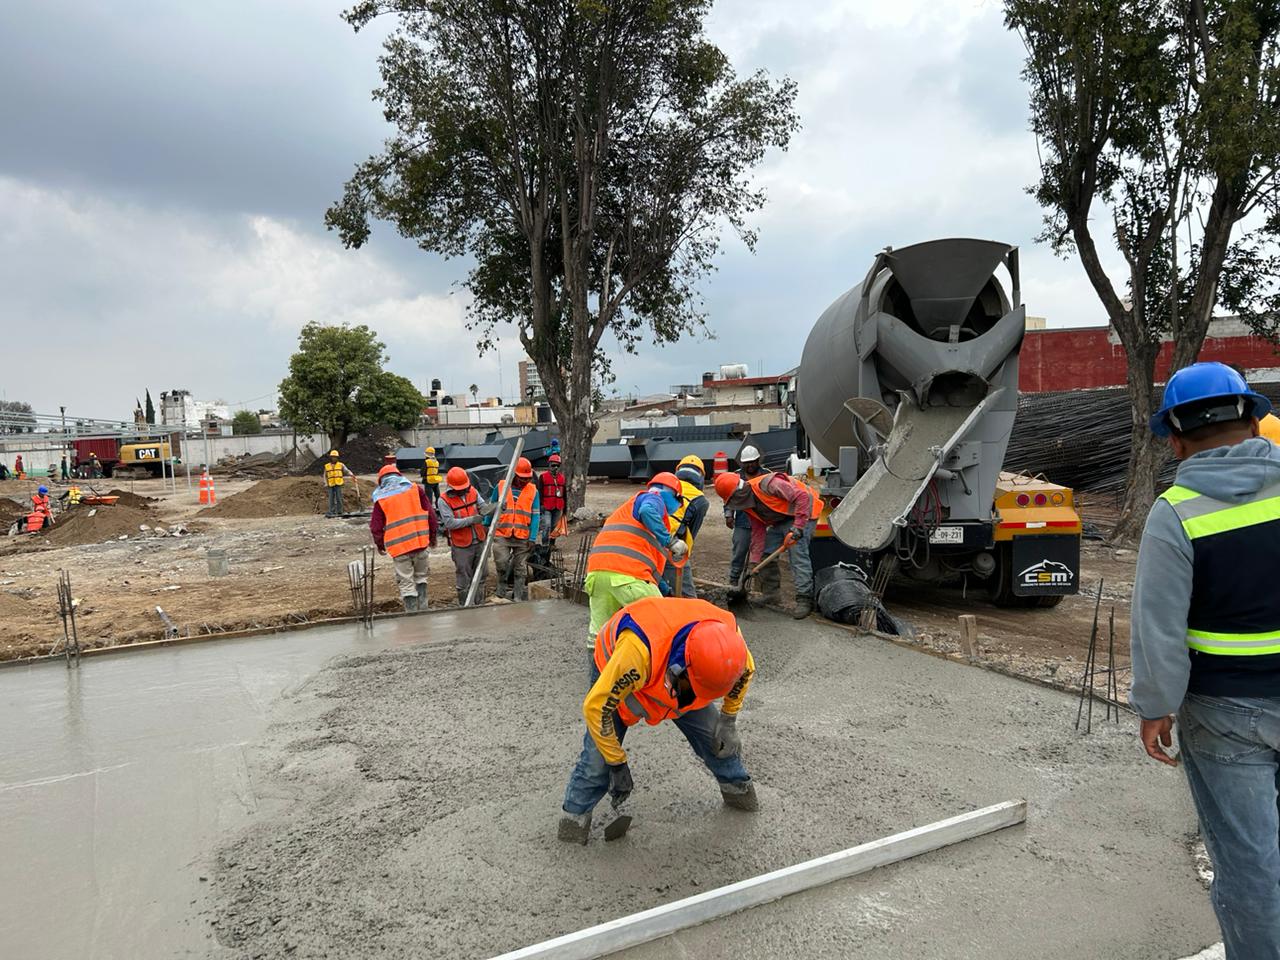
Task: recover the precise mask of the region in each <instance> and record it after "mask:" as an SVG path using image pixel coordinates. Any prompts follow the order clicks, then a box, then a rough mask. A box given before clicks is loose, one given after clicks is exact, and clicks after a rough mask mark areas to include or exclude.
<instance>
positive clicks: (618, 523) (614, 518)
mask: <svg viewBox="0 0 1280 960" xmlns="http://www.w3.org/2000/svg"><path fill="white" fill-rule="evenodd" d="M641 496H644V494H643V492H641V493H637V494H636V495H635V496H633V497H631V498H630V499H629V500H627V502H626V503H624V504H623V505H622V506H620V507H618V509H617V510H615V511H613V513H611V514H609V519H607V520H605V522H604V526H603V527H601V528H600V532H599V533H597V534H596V540H595V543H594V544H593V545H592V547H591V553H590V555H589V556H588V557H587V573H595V572H597V571H606V572H609V573H621V574H624V575H626V576H629V577H635V578H636V579H637V580H648V581H649V582H650V583H654V584H656V583H657V582H658V577H660V576H661V575H662V567H663V565H664V564H666V562H667V560H668V559H669V555H668V554H667V551H666V544H665V543H659V542H658V538H657V537H655V536H654V535H653V534H652V533H650V532H649V528H648V527H646V526H645V525H644V524H643V523H641V522H640V521H639V520H637V519H636V518H635V516H634V515H633V511H634V510H635V505H636V498H637V497H641ZM663 510H664V512H665V510H666V507H665V506H664V507H663Z"/></svg>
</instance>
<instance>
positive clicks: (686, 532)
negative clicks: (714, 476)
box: [662, 454, 708, 598]
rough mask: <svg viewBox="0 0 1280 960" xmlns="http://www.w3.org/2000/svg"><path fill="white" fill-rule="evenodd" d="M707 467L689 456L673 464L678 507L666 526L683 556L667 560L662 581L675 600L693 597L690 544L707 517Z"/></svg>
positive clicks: (691, 548)
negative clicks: (680, 545) (680, 544)
mask: <svg viewBox="0 0 1280 960" xmlns="http://www.w3.org/2000/svg"><path fill="white" fill-rule="evenodd" d="M705 477H706V466H705V465H704V464H703V462H702V458H701V457H695V456H693V455H692V454H691V455H689V456H687V457H685V458H684V459H683V460H681V461H680V463H679V464H677V465H676V479H677V480H679V481H680V499H681V501H682V502H681V504H680V506H679V507H678V508H677V509H676V511H675V512H674V513H673V514H671V516H670V518H669V520H668V524H669V526H670V527H671V532H672V534H674V535H675V536H676V537H679V538H680V539H681V540H683V541H684V545H685V548H686V553H685V555H684V557H683V558H681V559H680V560H669V561H667V565H666V568H665V569H664V570H663V571H662V579H663V580H665V581H666V582H667V586H669V587H670V588H671V591H672V592H673V593H674V594H675V595H676V596H677V597H690V598H693V597H696V596H697V595H698V591H697V588H696V587H695V586H694V585H693V562H692V561H693V541H694V539H695V538H696V537H697V536H698V531H699V530H701V529H702V521H703V520H705V519H706V518H707V507H708V504H707V498H706V497H705V496H704V495H703V493H702V486H703V483H705Z"/></svg>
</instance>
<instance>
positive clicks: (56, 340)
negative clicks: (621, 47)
mask: <svg viewBox="0 0 1280 960" xmlns="http://www.w3.org/2000/svg"><path fill="white" fill-rule="evenodd" d="M804 9H805V15H804V16H798V15H797V8H796V6H795V5H793V4H790V3H784V2H782V0H719V2H718V3H717V5H716V8H715V12H714V15H713V17H712V20H711V22H710V24H709V27H710V31H711V34H712V36H713V38H714V39H715V40H716V41H717V42H719V43H720V44H721V45H722V46H723V48H724V49H725V51H726V52H727V53H728V54H729V56H730V57H731V59H732V60H733V62H734V63H735V65H736V66H737V67H738V69H739V70H740V71H741V72H747V71H749V70H751V69H754V68H756V67H764V68H766V69H768V70H770V71H771V72H773V73H774V74H779V75H781V74H786V75H788V76H790V77H792V78H794V79H795V80H796V81H797V82H798V84H799V88H800V95H799V101H798V107H799V111H800V114H801V117H802V122H803V129H802V131H801V132H800V133H799V135H798V136H797V137H796V138H795V140H794V141H793V143H792V146H791V149H790V151H789V152H788V153H786V154H779V155H775V156H771V157H770V158H769V159H768V161H767V162H766V163H765V164H764V166H763V167H762V168H761V169H760V171H759V176H760V178H761V180H762V182H763V183H764V184H765V185H766V186H767V188H768V191H769V195H770V204H769V206H768V207H767V208H766V209H765V210H764V211H763V212H762V213H761V214H760V215H759V216H758V217H757V219H756V225H757V226H758V227H759V230H760V243H759V245H758V249H757V252H756V254H755V255H754V256H752V255H750V254H749V253H748V252H747V251H746V250H745V249H744V248H743V247H742V246H741V244H740V243H738V242H737V241H736V240H730V241H729V242H728V244H727V245H726V248H725V252H724V255H723V256H722V257H721V259H720V266H719V270H718V271H717V272H716V273H715V274H714V275H713V276H711V277H710V278H709V279H708V281H707V282H706V284H705V297H706V302H707V306H708V309H709V324H710V327H711V329H712V331H713V336H714V339H707V340H701V341H694V342H690V343H685V344H682V345H681V346H680V347H679V348H678V349H666V350H657V349H654V348H652V347H649V348H646V349H644V350H643V351H642V353H641V355H640V356H639V357H637V358H629V359H628V360H627V362H626V363H625V364H624V365H620V369H621V370H625V375H621V376H620V377H619V379H618V383H617V384H616V388H617V389H618V390H619V391H621V392H642V393H647V392H652V391H657V390H664V389H666V387H667V386H668V385H669V384H673V383H683V382H690V381H693V380H696V379H697V378H698V375H699V374H700V372H701V371H702V370H705V369H713V368H715V367H716V366H717V365H719V364H720V363H725V362H743V363H747V364H749V365H750V367H751V370H752V372H753V373H755V372H757V370H758V369H760V368H763V369H764V371H765V372H776V371H780V370H784V369H786V368H788V367H790V366H792V365H793V364H794V363H796V362H797V361H798V359H799V356H800V350H801V348H802V346H803V334H804V333H805V332H807V331H808V328H809V326H810V325H811V323H812V321H813V320H814V319H815V318H816V317H817V315H818V314H819V313H820V312H821V310H822V309H823V308H824V307H825V306H826V305H827V304H828V303H829V302H830V301H831V300H833V299H835V298H836V297H837V296H838V295H839V294H841V293H842V292H843V291H844V290H846V289H848V288H849V287H850V286H852V285H853V284H855V283H856V282H858V280H860V279H861V276H862V274H863V273H864V272H865V270H866V268H867V266H868V265H869V262H870V258H871V257H872V255H873V254H874V253H875V251H876V250H878V249H880V248H881V247H883V246H884V245H886V244H893V245H895V246H902V245H905V244H907V243H911V242H914V241H918V240H923V239H930V238H933V237H938V236H947V235H966V236H979V237H987V238H991V239H998V240H1004V241H1007V242H1010V243H1015V244H1018V245H1020V246H1021V247H1022V250H1023V288H1024V298H1025V300H1026V302H1027V306H1028V310H1029V312H1030V313H1032V314H1041V315H1045V316H1047V317H1049V319H1050V322H1051V323H1055V324H1058V323H1062V324H1082V323H1093V322H1098V321H1099V319H1100V312H1099V308H1098V306H1097V302H1096V300H1095V299H1094V297H1093V295H1092V293H1091V291H1090V290H1089V288H1088V286H1087V284H1086V283H1085V281H1084V279H1083V275H1082V273H1081V271H1080V268H1079V265H1078V264H1077V263H1076V262H1074V261H1060V260H1057V259H1056V258H1054V257H1053V256H1052V254H1050V253H1049V252H1048V251H1047V250H1045V249H1044V248H1042V247H1039V246H1036V245H1035V244H1034V243H1033V239H1032V238H1033V237H1034V236H1035V234H1036V233H1037V232H1038V230H1039V224H1040V214H1039V211H1038V210H1037V209H1036V207H1035V204H1034V203H1033V202H1032V201H1031V200H1030V198H1028V197H1027V196H1026V194H1025V193H1024V191H1023V187H1024V186H1025V185H1026V184H1027V183H1029V182H1031V181H1032V180H1033V179H1034V178H1035V173H1036V152H1035V142H1034V140H1033V138H1032V137H1031V135H1030V134H1029V133H1027V129H1026V127H1027V123H1026V103H1025V95H1024V91H1023V87H1022V83H1021V81H1020V80H1019V77H1018V70H1019V66H1020V62H1021V46H1020V43H1019V41H1018V40H1017V38H1016V37H1015V36H1012V35H1010V34H1008V33H1006V32H1005V30H1004V29H1003V27H1002V25H1001V17H1000V5H999V3H998V2H997V0H809V2H806V3H805V4H804ZM340 10H341V4H340V3H329V2H326V0H252V2H251V0H220V2H218V3H213V4H196V3H172V2H169V0H122V2H119V3H113V4H87V3H84V2H82V0H80V2H74V0H41V2H40V3H38V4H16V3H10V4H3V5H0V89H3V90H4V91H5V94H4V96H3V97H0V131H2V133H0V329H3V331H4V334H5V336H4V343H5V345H6V346H7V347H8V351H7V362H5V363H3V364H2V365H0V395H2V396H3V398H7V399H10V400H14V399H17V400H26V401H28V402H30V403H32V404H33V405H34V406H35V408H36V409H37V411H40V412H52V411H56V410H57V407H58V406H59V405H65V406H67V408H68V410H69V411H70V412H72V413H76V414H81V415H95V416H104V417H124V416H127V415H128V413H129V411H130V410H131V409H132V407H133V401H134V398H135V396H139V395H141V394H142V392H143V389H144V388H145V387H149V388H150V389H151V392H152V394H153V396H155V397H157V400H158V396H159V393H160V391H161V390H167V389H171V388H177V387H181V388H186V389H189V390H191V391H192V392H193V393H194V394H195V395H196V396H197V397H200V398H202V399H214V398H221V399H224V400H226V401H228V402H230V403H231V404H232V405H233V406H237V407H239V406H247V407H252V408H257V407H274V406H275V403H276V399H275V390H276V385H277V384H278V383H279V381H280V379H281V377H282V376H283V375H284V373H285V367H286V364H287V362H288V357H289V354H290V353H291V352H292V349H293V347H294V345H295V343H296V337H297V332H298V330H299V329H300V328H301V326H302V325H303V324H304V323H306V322H307V321H309V320H320V321H325V322H335V323H336V322H344V321H345V322H350V323H367V324H369V325H370V326H372V327H373V328H374V329H376V330H377V331H378V333H379V334H380V336H381V337H382V339H383V340H384V341H385V342H386V344H387V347H388V351H389V353H390V366H391V368H392V369H393V370H395V371H397V372H399V373H402V374H404V375H406V376H408V377H410V378H411V379H413V380H414V381H415V382H416V383H417V384H418V385H419V386H423V387H425V385H426V382H427V381H428V380H429V379H430V378H431V377H440V378H442V379H443V380H444V381H445V385H446V387H449V388H451V389H452V390H454V391H457V392H461V391H463V390H465V389H466V387H467V386H468V384H470V383H472V382H475V383H477V384H478V385H479V386H480V390H481V393H482V394H486V395H487V394H497V393H499V391H500V390H501V391H502V392H503V393H504V395H506V396H508V397H513V396H514V394H515V393H516V392H517V390H516V361H517V360H519V359H520V357H521V355H522V354H521V351H520V348H519V345H518V342H517V341H516V340H515V339H514V335H512V336H510V337H508V338H506V339H505V340H504V343H503V347H502V350H501V354H500V360H499V356H497V355H492V354H491V355H487V356H485V357H483V358H481V357H477V356H476V353H475V349H474V344H473V337H472V336H471V335H470V334H468V332H467V331H466V330H465V329H464V327H463V317H464V313H465V308H466V300H465V294H464V293H463V292H462V291H461V290H460V289H459V288H457V287H456V286H455V284H456V282H457V281H458V280H460V279H461V278H462V277H463V275H464V274H465V270H466V265H465V263H464V262H461V261H445V260H442V259H440V258H437V257H434V256H429V255H427V254H424V253H422V252H420V251H419V250H417V249H416V248H415V247H414V246H413V245H412V244H410V243H408V242H406V241H404V240H402V239H400V238H399V237H398V236H397V235H396V234H395V232H394V230H392V229H391V228H390V227H388V226H386V225H382V226H381V227H380V228H379V229H376V230H375V233H374V237H373V240H372V242H371V243H370V244H369V245H368V246H367V247H366V248H365V249H364V250H362V251H359V252H351V251H347V250H344V249H343V248H342V246H341V244H340V243H339V242H338V240H337V238H336V236H335V235H333V234H331V233H327V232H326V231H325V229H324V226H323V222H322V217H323V214H324V210H325V208H326V207H327V206H328V204H329V203H330V202H331V201H332V200H334V199H335V198H336V197H337V196H338V195H339V193H340V190H341V186H342V183H343V181H344V179H345V178H346V177H347V176H348V174H349V173H350V171H351V169H352V167H353V165H354V163H355V162H356V161H358V160H360V159H362V158H363V157H365V156H367V155H368V154H369V153H371V152H374V151H376V149H377V147H378V145H379V144H380V142H381V140H382V137H383V136H384V134H385V132H386V131H385V128H384V124H383V121H382V118H381V114H380V112H379V110H378V107H377V105H376V104H374V103H373V102H372V101H371V99H370V90H371V89H372V88H373V87H374V86H375V85H376V84H377V82H378V77H377V72H376V64H375V58H376V57H377V54H378V52H379V47H380V42H381V38H380V37H379V36H378V35H377V34H376V33H375V32H374V31H367V32H363V33H361V34H358V35H357V34H354V33H353V32H352V31H351V30H350V28H349V27H347V25H346V24H345V23H343V22H342V21H341V20H340V19H339V12H340ZM34 356H38V358H39V359H38V362H36V361H34V360H32V359H28V358H32V357H34Z"/></svg>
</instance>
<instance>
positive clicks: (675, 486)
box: [649, 470, 680, 497]
mask: <svg viewBox="0 0 1280 960" xmlns="http://www.w3.org/2000/svg"><path fill="white" fill-rule="evenodd" d="M655 485H657V486H659V487H666V488H667V489H669V490H670V491H671V492H672V493H674V494H675V495H676V496H677V497H678V496H680V481H679V480H677V479H676V475H675V474H674V473H667V472H666V471H665V470H664V471H663V472H662V473H655V474H654V475H653V479H652V480H650V481H649V486H651V487H652V486H655Z"/></svg>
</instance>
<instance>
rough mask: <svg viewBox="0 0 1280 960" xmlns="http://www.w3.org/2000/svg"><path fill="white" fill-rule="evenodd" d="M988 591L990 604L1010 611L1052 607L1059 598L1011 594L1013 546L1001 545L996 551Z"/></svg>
mask: <svg viewBox="0 0 1280 960" xmlns="http://www.w3.org/2000/svg"><path fill="white" fill-rule="evenodd" d="M990 584H991V585H990V586H989V587H988V590H989V591H990V593H991V602H992V603H994V604H995V605H996V606H997V607H1007V608H1010V609H1023V610H1025V609H1027V608H1029V607H1052V606H1055V605H1056V604H1057V603H1058V601H1060V600H1061V599H1062V598H1061V597H1020V596H1018V595H1017V594H1016V593H1014V592H1013V544H1011V543H1001V544H998V545H997V549H996V572H995V573H993V574H992V575H991V581H990Z"/></svg>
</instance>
